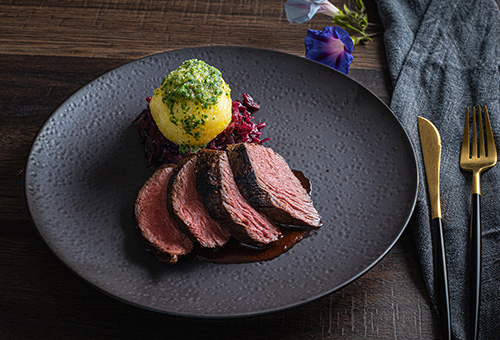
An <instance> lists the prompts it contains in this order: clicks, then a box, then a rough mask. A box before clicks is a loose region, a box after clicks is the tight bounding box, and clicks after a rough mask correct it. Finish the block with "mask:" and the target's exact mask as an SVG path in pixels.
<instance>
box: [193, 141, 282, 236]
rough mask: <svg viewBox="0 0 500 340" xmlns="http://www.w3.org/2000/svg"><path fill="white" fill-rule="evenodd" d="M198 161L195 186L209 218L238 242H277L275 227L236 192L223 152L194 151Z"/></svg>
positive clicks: (226, 158)
mask: <svg viewBox="0 0 500 340" xmlns="http://www.w3.org/2000/svg"><path fill="white" fill-rule="evenodd" d="M198 159H199V161H198V170H197V174H196V187H197V190H198V193H199V195H200V198H201V199H202V201H203V203H204V204H205V207H206V208H207V210H208V212H209V213H210V215H211V216H212V217H214V218H216V219H217V220H218V221H219V222H220V223H221V224H222V225H225V226H227V227H228V228H229V229H230V231H231V235H232V236H233V237H234V238H235V239H237V240H238V241H240V242H242V243H247V244H251V245H254V246H264V245H267V244H270V243H272V242H274V241H276V240H278V238H279V237H280V236H281V231H280V230H279V228H278V227H276V226H275V225H274V224H273V223H272V222H271V221H269V220H268V219H267V218H266V217H265V216H264V215H263V214H261V213H259V212H258V211H256V210H255V209H254V208H253V207H252V206H251V205H250V204H249V203H248V201H247V200H246V199H245V198H244V197H243V196H242V195H241V193H240V191H239V190H238V186H237V184H236V181H235V180H234V176H233V171H232V170H231V166H230V164H229V160H228V157H227V154H226V152H224V151H215V150H207V149H204V150H201V151H199V152H198Z"/></svg>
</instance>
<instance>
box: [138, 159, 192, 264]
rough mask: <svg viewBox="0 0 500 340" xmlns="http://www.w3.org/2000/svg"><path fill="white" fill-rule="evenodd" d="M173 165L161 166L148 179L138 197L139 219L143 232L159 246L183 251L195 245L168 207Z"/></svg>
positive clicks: (166, 249) (172, 253) (178, 253)
mask: <svg viewBox="0 0 500 340" xmlns="http://www.w3.org/2000/svg"><path fill="white" fill-rule="evenodd" d="M172 173H173V168H170V167H167V168H162V169H158V170H157V171H156V172H155V173H154V174H153V176H152V177H151V178H150V179H149V180H148V181H147V182H146V184H145V185H144V187H143V189H141V192H140V194H139V197H138V200H137V209H138V211H136V215H137V222H138V224H139V228H140V230H141V233H142V235H143V236H144V237H145V238H146V239H147V240H148V241H149V242H150V243H152V244H153V245H155V246H156V247H157V248H158V249H159V250H161V251H164V252H167V253H169V254H171V255H184V254H187V253H189V252H190V251H191V249H192V248H193V244H192V242H191V241H190V240H189V238H188V237H187V236H186V235H185V234H184V233H183V232H181V231H180V230H179V229H178V227H177V224H176V222H175V221H174V220H173V219H172V218H171V217H170V214H169V213H168V210H167V184H168V181H169V179H170V176H172Z"/></svg>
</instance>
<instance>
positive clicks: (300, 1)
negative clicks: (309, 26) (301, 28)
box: [285, 0, 321, 24]
mask: <svg viewBox="0 0 500 340" xmlns="http://www.w3.org/2000/svg"><path fill="white" fill-rule="evenodd" d="M320 9H321V7H320V6H319V5H317V4H315V3H313V2H312V1H310V0H287V1H286V2H285V12H286V17H287V19H288V21H289V22H290V23H292V22H296V23H298V24H302V23H304V22H307V21H309V20H311V19H312V17H313V16H314V14H316V12H318V11H319V10H320Z"/></svg>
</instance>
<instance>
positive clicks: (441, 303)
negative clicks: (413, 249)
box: [431, 217, 451, 340]
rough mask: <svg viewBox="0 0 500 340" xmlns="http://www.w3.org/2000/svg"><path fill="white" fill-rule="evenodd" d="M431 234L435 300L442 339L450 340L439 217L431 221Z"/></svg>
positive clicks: (444, 260) (449, 319)
mask: <svg viewBox="0 0 500 340" xmlns="http://www.w3.org/2000/svg"><path fill="white" fill-rule="evenodd" d="M431 234H432V243H433V247H432V249H433V251H434V256H433V258H434V275H435V283H434V287H435V289H436V298H437V303H438V309H439V316H440V318H441V331H442V333H443V339H445V340H451V317H450V296H449V291H448V270H447V269H446V252H445V247H444V235H443V222H442V220H441V218H440V217H436V218H434V219H432V220H431Z"/></svg>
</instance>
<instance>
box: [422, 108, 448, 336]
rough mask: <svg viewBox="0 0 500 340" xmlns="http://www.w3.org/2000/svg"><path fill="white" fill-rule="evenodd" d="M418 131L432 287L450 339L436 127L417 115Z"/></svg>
mask: <svg viewBox="0 0 500 340" xmlns="http://www.w3.org/2000/svg"><path fill="white" fill-rule="evenodd" d="M417 120H418V130H419V132H420V146H421V147H422V155H423V157H424V166H425V176H426V177H427V187H428V189H429V199H430V201H431V237H432V251H433V258H434V278H435V282H434V287H435V294H436V300H437V302H438V308H439V315H440V318H441V328H442V333H443V339H448V340H451V317H450V298H449V290H448V271H447V269H446V252H445V246H444V236H443V221H442V216H441V199H440V193H439V171H440V165H441V136H440V135H439V131H438V129H436V127H435V126H434V124H432V123H431V122H430V121H429V120H428V119H425V118H423V117H417Z"/></svg>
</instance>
